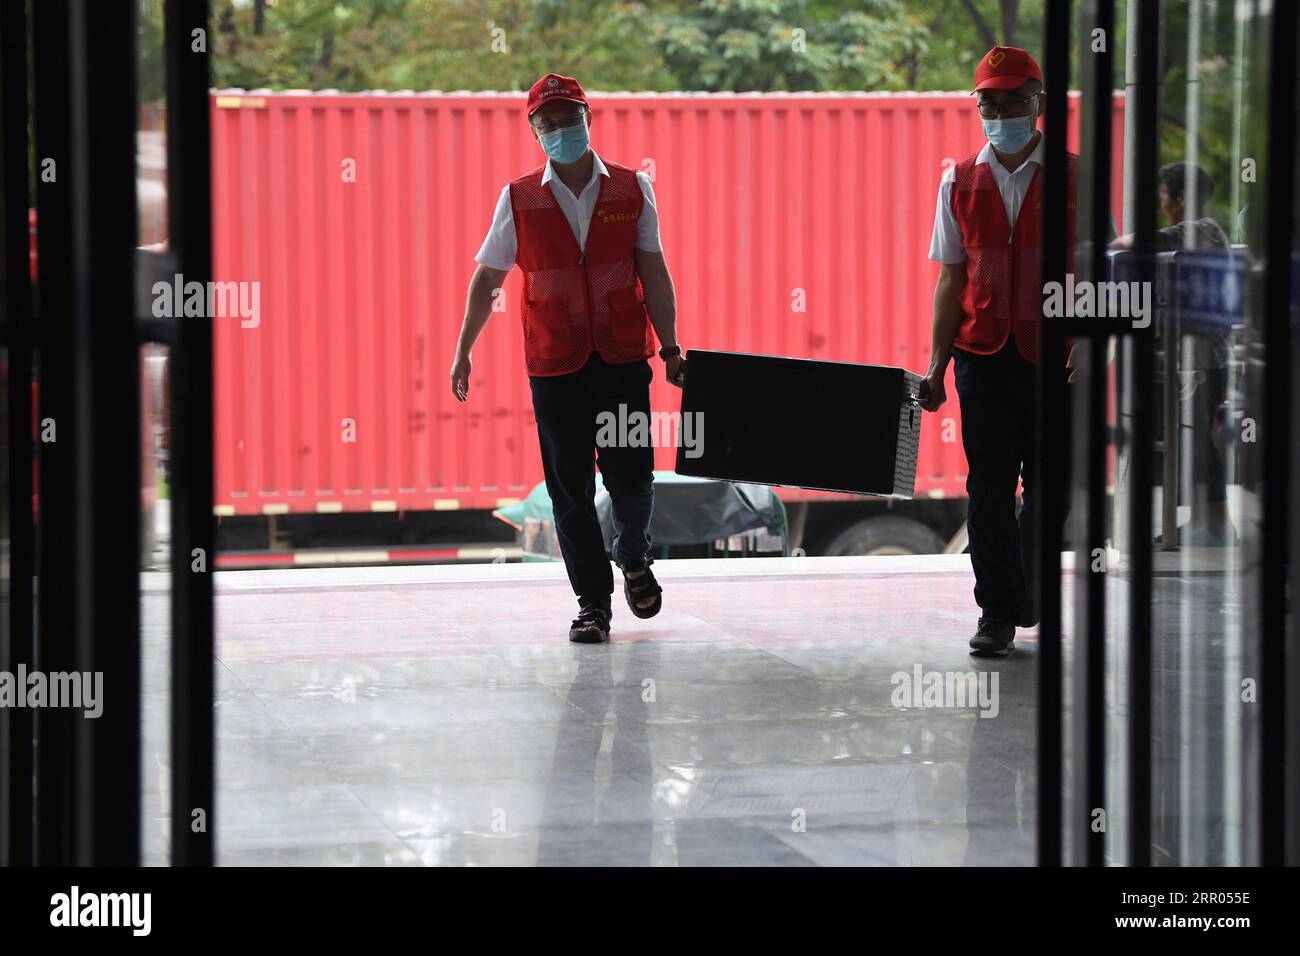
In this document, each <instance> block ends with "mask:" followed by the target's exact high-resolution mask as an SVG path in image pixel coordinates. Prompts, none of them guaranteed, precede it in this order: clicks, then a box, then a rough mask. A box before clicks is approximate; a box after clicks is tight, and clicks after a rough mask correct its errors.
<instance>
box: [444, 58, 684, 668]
mask: <svg viewBox="0 0 1300 956" xmlns="http://www.w3.org/2000/svg"><path fill="white" fill-rule="evenodd" d="M528 123H529V128H530V130H531V132H532V136H533V138H534V139H535V140H536V141H537V143H538V144H539V145H540V146H541V148H542V151H543V152H544V153H545V154H546V157H547V159H546V162H545V164H543V165H541V166H538V167H537V168H536V169H534V170H532V172H529V173H526V174H525V175H523V176H520V177H519V178H518V179H516V180H514V181H513V182H511V183H509V184H508V185H506V187H505V188H504V189H502V190H501V196H500V199H499V200H498V202H497V207H496V212H495V214H494V215H493V218H492V226H491V229H490V230H489V231H488V235H487V238H486V239H485V240H484V242H483V246H482V248H481V249H479V252H478V255H477V256H476V259H477V261H478V268H477V269H476V270H475V272H474V276H473V278H472V279H471V280H470V285H469V293H468V296H467V299H466V303H465V319H464V322H463V324H462V327H461V331H460V338H459V340H458V342H457V344H456V355H455V359H454V361H453V363H452V368H451V390H452V393H453V394H454V395H455V396H456V399H457V401H461V402H464V401H466V400H467V398H468V397H469V386H470V371H471V362H470V352H471V350H472V349H473V347H474V343H475V342H476V341H478V337H479V335H480V334H481V333H482V332H483V328H484V326H486V325H487V321H488V318H489V316H490V315H491V312H492V303H493V298H494V296H495V295H496V293H497V290H499V289H501V288H502V287H503V285H504V284H505V280H506V275H507V274H508V273H509V271H510V269H511V268H513V267H514V266H516V265H518V266H519V268H520V269H521V270H522V271H523V274H524V290H523V296H522V298H521V300H520V305H519V311H520V318H521V321H522V322H523V333H524V361H525V365H526V367H527V371H528V376H529V383H530V386H531V389H532V396H533V413H534V416H535V418H536V419H537V435H538V439H539V441H540V443H541V451H542V470H543V473H544V475H545V477H546V490H547V492H548V493H549V494H550V497H551V504H552V506H553V508H554V512H555V527H556V534H557V537H558V538H559V542H560V553H561V555H562V556H563V558H564V567H565V570H566V571H567V572H568V576H569V583H570V585H571V586H572V587H573V591H574V594H575V595H577V598H578V617H577V618H576V619H575V620H574V621H573V623H572V624H571V625H570V627H569V640H571V641H576V642H579V643H598V642H601V641H606V640H608V639H609V630H610V595H611V594H612V593H613V589H614V584H613V575H612V572H611V571H610V566H609V558H608V556H607V555H606V553H605V542H604V538H603V536H602V534H601V530H600V522H599V521H598V520H597V518H596V506H595V492H596V482H595V469H594V467H593V461H594V460H598V461H599V464H600V472H601V476H602V477H603V479H604V482H605V487H606V488H607V489H608V491H609V495H610V500H611V503H612V506H613V514H614V532H615V533H614V559H615V561H616V562H617V563H618V566H619V567H620V568H621V569H622V572H623V578H624V584H623V591H624V595H625V597H626V599H627V603H628V606H629V607H630V608H631V610H632V613H633V614H634V615H636V616H637V617H640V618H647V617H653V616H654V615H655V614H657V613H659V610H660V608H661V607H662V606H663V598H662V594H663V589H662V588H661V587H660V586H659V584H658V582H657V581H656V580H655V576H654V574H653V572H651V570H650V563H651V561H650V558H649V552H650V516H651V513H652V512H653V509H654V484H653V481H654V449H653V447H651V446H649V445H648V444H646V445H640V446H627V447H624V446H619V447H601V448H599V449H597V447H596V432H597V421H598V418H599V416H600V415H601V414H602V413H613V414H614V415H615V416H617V415H618V412H619V407H620V406H624V407H625V408H626V412H627V413H628V414H629V415H630V414H631V413H633V412H641V413H642V414H644V415H646V416H649V414H650V382H651V380H652V378H653V372H652V370H651V368H650V363H649V361H648V360H649V359H650V357H651V356H652V355H654V352H655V348H654V335H657V336H658V338H659V342H660V343H661V345H662V348H661V349H660V350H659V355H660V357H661V358H662V359H663V360H664V366H665V374H666V376H667V379H668V381H669V382H671V383H673V384H674V385H677V386H679V387H680V385H681V384H682V381H683V376H684V366H683V362H682V356H681V349H680V348H679V347H678V345H677V337H676V324H677V306H676V300H675V297H674V293H673V283H672V278H671V276H670V275H669V273H668V265H667V263H666V262H665V260H664V254H663V251H662V246H661V245H660V242H659V214H658V210H657V209H656V207H655V197H654V191H653V190H652V188H651V185H650V180H649V177H647V176H646V175H645V173H642V172H637V171H635V170H633V169H630V168H628V167H626V166H620V165H619V164H617V163H613V162H607V161H604V160H602V159H601V158H600V156H598V155H596V152H595V151H594V150H593V149H592V148H591V146H590V131H591V125H592V116H591V109H590V107H589V105H588V103H587V96H586V94H585V93H584V92H583V89H582V86H581V85H580V84H579V83H578V81H577V80H575V79H574V78H573V77H570V76H562V75H560V74H557V73H548V74H547V75H546V76H543V77H542V78H541V79H539V80H538V81H537V82H536V83H534V84H533V86H532V89H531V90H529V93H528ZM652 326H653V334H652Z"/></svg>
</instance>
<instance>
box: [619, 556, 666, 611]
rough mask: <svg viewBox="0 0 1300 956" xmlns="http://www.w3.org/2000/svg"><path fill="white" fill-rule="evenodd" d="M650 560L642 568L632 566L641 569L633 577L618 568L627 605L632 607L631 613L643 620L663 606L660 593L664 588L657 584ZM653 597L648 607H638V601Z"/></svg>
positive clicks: (623, 569)
mask: <svg viewBox="0 0 1300 956" xmlns="http://www.w3.org/2000/svg"><path fill="white" fill-rule="evenodd" d="M650 565H651V562H650V561H647V562H646V563H645V567H644V568H633V569H632V570H634V571H638V570H639V571H641V572H643V573H641V574H639V575H638V576H637V577H635V578H629V577H628V576H627V570H626V569H625V568H620V569H619V570H621V571H622V572H623V596H624V597H625V598H627V606H628V607H629V608H631V609H632V613H633V614H635V615H636V616H637V617H639V618H642V619H643V620H644V619H645V618H647V617H654V616H655V615H656V614H658V613H659V610H660V608H662V607H663V606H664V601H663V598H662V597H661V595H662V594H663V593H664V589H663V588H661V587H660V586H659V582H658V581H656V580H655V576H654V572H653V571H651V570H650ZM650 597H652V598H654V603H653V604H651V605H650V606H649V607H640V606H639V602H641V601H644V600H645V599H646V598H650Z"/></svg>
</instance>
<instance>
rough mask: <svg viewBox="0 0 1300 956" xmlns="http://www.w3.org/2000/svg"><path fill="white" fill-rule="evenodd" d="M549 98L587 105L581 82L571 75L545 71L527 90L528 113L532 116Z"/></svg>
mask: <svg viewBox="0 0 1300 956" xmlns="http://www.w3.org/2000/svg"><path fill="white" fill-rule="evenodd" d="M551 100H571V101H573V102H574V103H581V104H582V105H583V106H587V94H586V93H584V92H582V84H580V83H579V82H578V81H577V80H575V79H574V78H573V77H571V76H562V75H560V74H559V73H547V74H546V75H545V76H544V77H542V78H541V79H540V80H538V81H537V82H536V83H534V84H533V88H532V89H530V90H529V91H528V115H529V116H532V115H533V114H534V113H536V112H537V111H538V110H539V109H541V108H542V107H543V106H545V105H546V104H547V103H549V102H550V101H551Z"/></svg>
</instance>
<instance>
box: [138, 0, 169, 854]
mask: <svg viewBox="0 0 1300 956" xmlns="http://www.w3.org/2000/svg"><path fill="white" fill-rule="evenodd" d="M136 23H137V29H136V33H137V44H136V55H137V83H138V90H139V121H138V126H137V130H136V201H137V205H138V215H139V232H138V236H139V239H138V242H139V246H140V251H139V252H138V253H137V255H141V256H145V255H160V254H163V253H165V251H166V250H167V124H166V75H165V71H164V61H163V3H162V0H139V3H138V17H137V21H136ZM138 306H139V307H140V308H147V306H148V303H140V304H138ZM167 361H168V349H167V348H166V347H165V346H162V345H154V344H146V345H143V346H141V348H140V485H141V487H140V496H141V497H140V512H141V526H140V535H141V537H140V561H141V579H140V627H141V634H140V638H141V640H140V654H141V692H142V698H141V699H142V708H141V712H142V715H143V724H142V728H141V734H142V738H141V748H142V749H141V771H142V774H143V780H142V782H141V795H142V799H141V807H140V812H141V820H140V829H141V839H142V842H143V846H142V848H141V859H142V861H143V862H144V863H145V864H146V865H163V866H165V865H166V864H167V863H168V862H169V860H170V852H169V849H168V842H169V836H168V827H169V819H170V800H171V775H170V765H171V733H170V731H171V572H170V557H169V534H168V526H169V522H168V516H169V512H168V505H169V504H170V493H169V488H170V483H169V481H168V477H167V448H168V447H169V444H170V443H169V441H168V434H167V415H166V409H167V407H168V406H167V402H166V397H167V396H166V381H167Z"/></svg>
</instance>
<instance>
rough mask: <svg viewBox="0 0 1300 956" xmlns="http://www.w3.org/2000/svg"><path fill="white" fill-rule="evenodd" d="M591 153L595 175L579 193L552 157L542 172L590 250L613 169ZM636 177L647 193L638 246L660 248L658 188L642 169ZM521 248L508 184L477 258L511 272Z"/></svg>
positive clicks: (584, 248)
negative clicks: (603, 183) (603, 188)
mask: <svg viewBox="0 0 1300 956" xmlns="http://www.w3.org/2000/svg"><path fill="white" fill-rule="evenodd" d="M591 156H592V159H594V160H595V162H593V163H592V168H591V179H590V180H588V181H587V185H586V186H585V187H583V190H582V194H581V195H579V196H575V195H573V193H572V192H570V191H569V187H568V186H566V185H564V181H563V180H562V179H560V177H559V176H557V175H556V174H555V169H554V168H553V167H552V165H551V161H550V160H549V159H548V160H547V161H546V170H545V172H543V173H542V185H543V186H545V185H546V184H547V183H550V184H551V193H552V194H553V195H554V196H555V201H556V203H558V204H559V207H560V209H561V211H562V212H563V213H564V218H565V219H567V220H568V221H569V227H570V228H571V229H572V230H573V237H574V238H575V239H577V240H578V248H579V249H581V250H582V251H583V252H586V251H587V233H588V231H589V230H590V228H591V215H592V213H593V212H595V210H596V199H597V198H598V197H599V195H600V177H601V176H608V175H609V170H608V169H606V168H605V164H604V163H602V162H601V161H600V157H599V156H597V155H596V151H595V150H594V149H593V150H592V151H591ZM636 181H637V184H638V185H640V187H641V194H642V195H643V196H645V204H644V206H643V207H642V209H641V217H640V218H639V219H638V220H637V222H636V247H637V248H638V249H640V250H642V251H643V252H659V251H661V250H662V249H663V246H662V245H660V242H659V213H658V211H657V210H656V209H655V194H654V189H653V188H652V187H651V185H650V177H649V176H647V175H646V174H645V173H643V172H640V171H639V170H638V171H637V174H636ZM518 251H519V238H518V236H517V235H516V233H515V217H514V212H513V210H512V209H511V208H510V186H509V184H507V185H506V186H505V187H504V188H502V190H501V196H500V198H499V199H497V208H496V212H495V213H493V215H492V226H491V228H490V229H488V234H487V238H486V239H484V240H483V245H482V246H481V247H480V248H479V251H478V255H476V256H475V257H474V258H475V260H476V261H478V262H481V263H482V264H483V265H485V266H487V267H488V268H489V269H500V270H501V271H502V272H509V271H510V270H511V269H512V268H514V265H515V256H516V254H517V253H518Z"/></svg>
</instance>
